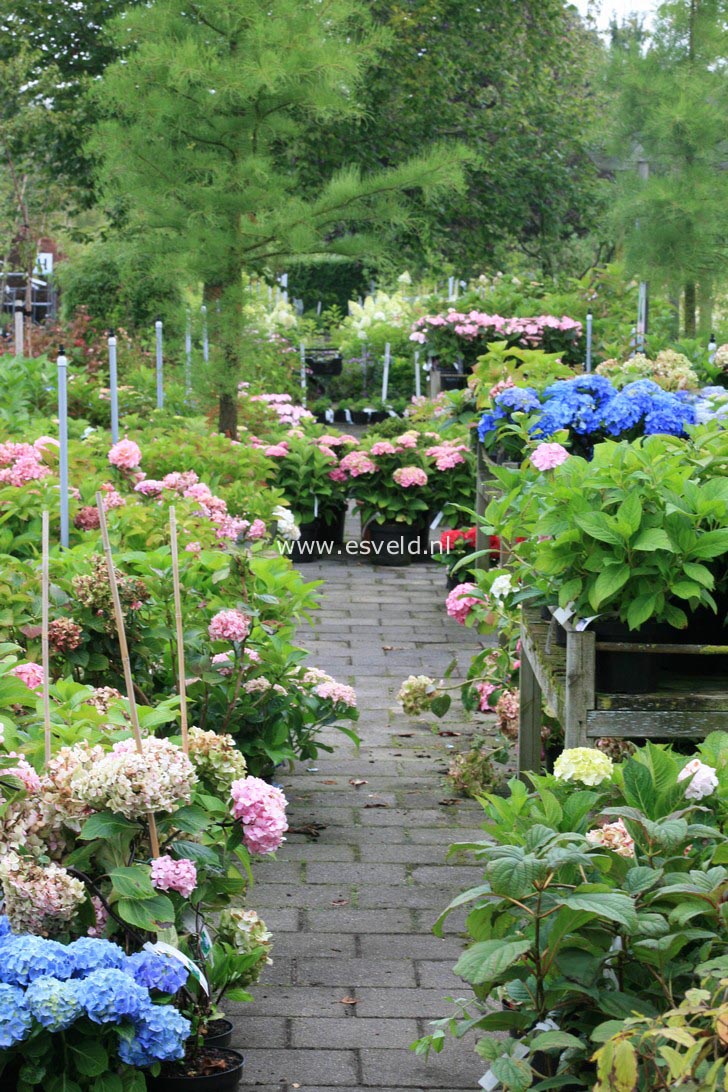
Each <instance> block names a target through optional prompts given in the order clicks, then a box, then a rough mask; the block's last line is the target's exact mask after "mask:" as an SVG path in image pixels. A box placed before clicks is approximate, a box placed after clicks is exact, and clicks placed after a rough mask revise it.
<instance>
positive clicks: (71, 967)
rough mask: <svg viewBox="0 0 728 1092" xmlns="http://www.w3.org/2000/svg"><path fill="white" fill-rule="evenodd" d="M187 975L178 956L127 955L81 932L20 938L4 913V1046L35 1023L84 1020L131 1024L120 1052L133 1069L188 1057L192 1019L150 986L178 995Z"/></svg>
mask: <svg viewBox="0 0 728 1092" xmlns="http://www.w3.org/2000/svg"><path fill="white" fill-rule="evenodd" d="M186 979H187V971H186V970H185V968H184V967H183V966H182V964H181V963H179V962H178V961H177V960H175V959H173V958H172V957H170V956H168V955H163V954H162V953H160V952H155V951H151V950H149V951H143V952H139V953H137V954H136V955H133V956H127V955H126V954H125V953H124V952H123V951H122V949H121V948H120V947H119V946H118V945H117V944H113V943H112V942H111V941H108V940H101V939H96V938H92V937H82V938H81V939H80V940H75V941H74V942H73V943H72V944H68V945H63V944H59V943H58V942H57V941H54V940H46V939H44V938H43V937H37V936H26V935H24V936H15V935H14V934H13V933H11V932H10V930H9V928H8V925H7V919H6V918H5V917H2V916H0V1049H9V1048H10V1047H12V1046H14V1045H15V1044H16V1043H20V1042H22V1041H23V1040H24V1039H26V1038H27V1037H28V1035H30V1034H31V1032H32V1031H33V1029H34V1021H35V1022H37V1024H39V1025H40V1026H41V1027H43V1028H45V1029H46V1030H47V1031H51V1032H55V1031H62V1030H64V1029H65V1028H68V1027H70V1026H71V1025H72V1024H73V1023H75V1021H76V1020H78V1019H80V1018H81V1017H87V1018H88V1019H89V1020H91V1021H93V1023H95V1024H102V1025H114V1026H118V1025H122V1024H125V1025H126V1026H127V1027H128V1026H129V1024H131V1026H132V1028H133V1036H132V1037H131V1038H130V1039H129V1038H128V1037H124V1038H120V1042H119V1047H118V1051H119V1057H120V1058H121V1060H122V1061H123V1062H126V1063H127V1064H128V1065H133V1066H148V1065H151V1064H152V1062H155V1061H175V1060H177V1059H180V1058H183V1057H184V1052H185V1041H186V1039H187V1038H188V1036H189V1034H190V1023H189V1021H188V1020H186V1019H185V1018H184V1017H183V1016H181V1015H180V1014H179V1013H178V1012H177V1010H176V1009H175V1008H173V1007H172V1006H171V1005H155V1004H153V1002H152V999H151V996H150V993H149V991H150V990H152V989H156V990H163V991H164V992H165V993H174V992H176V990H178V989H179V988H180V987H181V986H182V985H183V984H184V982H185V981H186Z"/></svg>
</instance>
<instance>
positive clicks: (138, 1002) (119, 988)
mask: <svg viewBox="0 0 728 1092" xmlns="http://www.w3.org/2000/svg"><path fill="white" fill-rule="evenodd" d="M79 998H80V1001H81V1004H82V1005H83V1008H84V1009H85V1011H86V1015H87V1016H88V1017H89V1019H90V1020H93V1022H94V1023H95V1024H118V1023H120V1021H121V1020H123V1019H124V1017H125V1016H129V1017H131V1018H132V1019H133V1018H134V1017H136V1016H138V1015H139V1013H140V1012H141V1011H142V1010H143V1009H144V1008H145V1007H146V1006H147V1005H148V1004H149V993H148V991H147V990H145V989H144V987H143V986H139V985H137V983H136V982H134V981H133V980H132V978H131V977H130V975H128V974H126V973H125V972H124V971H120V970H117V968H115V967H109V968H105V969H103V970H99V971H92V972H91V974H90V975H89V976H88V978H85V979H83V981H82V982H80V983H79Z"/></svg>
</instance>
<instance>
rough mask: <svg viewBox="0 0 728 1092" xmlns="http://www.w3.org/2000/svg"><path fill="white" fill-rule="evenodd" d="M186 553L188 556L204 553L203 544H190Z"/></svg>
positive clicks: (186, 548)
mask: <svg viewBox="0 0 728 1092" xmlns="http://www.w3.org/2000/svg"><path fill="white" fill-rule="evenodd" d="M185 551H186V553H188V554H200V553H202V544H201V543H200V542H188V543H187V545H186V546H185Z"/></svg>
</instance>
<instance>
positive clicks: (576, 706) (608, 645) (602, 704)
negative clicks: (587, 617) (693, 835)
mask: <svg viewBox="0 0 728 1092" xmlns="http://www.w3.org/2000/svg"><path fill="white" fill-rule="evenodd" d="M556 627H557V623H556V621H555V620H552V621H547V620H545V619H543V618H542V617H541V613H540V611H536V610H524V611H523V614H522V619H521V668H520V694H521V726H520V732H519V735H518V772H519V774H520V773H522V772H524V771H527V770H535V771H538V770H540V768H541V722H542V700H543V699H545V700H546V702H547V704H548V705H549V706H550V707H551V709H552V710H553V712H554V713H555V715H556V718H557V720H558V721H559V723H560V724H561V726H562V728H563V730H564V747H565V748H567V749H568V748H571V747H588V746H593V744H594V740H596V739H599V738H600V737H601V736H616V737H619V738H623V739H633V740H645V739H702V738H703V737H704V736H706V735H708V733H709V732H713V731H716V730H722V731H728V679H726V678H724V677H722V678H714V677H705V676H701V674H700V670H699V668H700V658H701V657H707V656H716V655H721V656H726V655H728V646H725V645H687V644H686V645H682V644H660V645H654V644H627V643H624V642H621V641H604V642H602V641H599V642H597V640H596V637H595V635H594V633H593V632H592V631H590V630H584V631H578V630H576V629H574V628H573V626H570V625H568V624H567V625H566V626H565V627H564V628H565V629H566V647H565V648H564V647H562V646H559V645H558V644H557V641H556ZM602 650H603V651H605V652H617V653H620V654H622V655H625V656H628V655H629V654H630V652H649V653H651V654H654V655H675V654H679V655H680V656H685V657H689V658H690V661H689V662H690V667H691V668H692V667H695V668H697V670H689V669H688V667H687V664H686V668H685V670H684V671H682V670H681V671H679V672H677V673H672V674H670V675H669V677H667V678H663V679H662V680H661V682H660V685H659V688H658V689H657V690H655V692H654V693H650V694H609V693H599V692H597V689H596V654H597V652H598V651H602Z"/></svg>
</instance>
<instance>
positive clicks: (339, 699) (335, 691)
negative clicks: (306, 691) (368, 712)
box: [313, 679, 356, 709]
mask: <svg viewBox="0 0 728 1092" xmlns="http://www.w3.org/2000/svg"><path fill="white" fill-rule="evenodd" d="M313 692H314V694H318V696H319V697H320V698H328V699H329V701H332V702H334V704H335V705H348V706H349V708H350V709H355V708H356V690H354V687H353V686H347V685H346V684H345V683H340V682H336V680H335V679H332V680H331V682H321V683H319V684H318V685H317V686H314V688H313Z"/></svg>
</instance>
